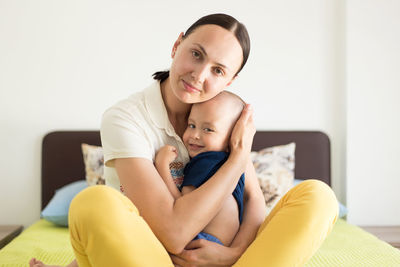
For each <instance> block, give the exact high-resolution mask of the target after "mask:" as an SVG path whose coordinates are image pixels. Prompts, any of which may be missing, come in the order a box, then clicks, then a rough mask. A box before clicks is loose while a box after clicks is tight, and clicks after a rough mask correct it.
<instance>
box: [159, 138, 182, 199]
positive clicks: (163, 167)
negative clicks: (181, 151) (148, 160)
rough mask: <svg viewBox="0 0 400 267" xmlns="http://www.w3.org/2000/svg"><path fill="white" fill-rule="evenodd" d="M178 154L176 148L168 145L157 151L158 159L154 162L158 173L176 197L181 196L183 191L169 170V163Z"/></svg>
mask: <svg viewBox="0 0 400 267" xmlns="http://www.w3.org/2000/svg"><path fill="white" fill-rule="evenodd" d="M177 156H178V152H177V150H176V148H175V147H173V146H169V145H166V146H163V147H162V148H160V150H158V151H157V154H156V159H155V162H154V165H155V166H156V169H157V171H158V173H159V174H160V176H161V177H162V179H163V180H164V182H165V184H166V185H167V188H168V190H169V191H170V192H171V194H172V196H173V197H174V199H177V198H180V197H181V196H182V193H181V192H180V191H179V190H178V188H177V187H176V185H175V183H174V179H173V178H172V176H171V172H170V170H169V164H170V163H172V162H173V161H174V160H175V159H176V157H177Z"/></svg>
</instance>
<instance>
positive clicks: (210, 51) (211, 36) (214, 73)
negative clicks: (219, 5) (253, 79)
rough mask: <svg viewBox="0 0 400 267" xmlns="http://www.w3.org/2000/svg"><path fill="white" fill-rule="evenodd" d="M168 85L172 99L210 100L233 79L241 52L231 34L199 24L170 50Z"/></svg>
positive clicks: (184, 100)
mask: <svg viewBox="0 0 400 267" xmlns="http://www.w3.org/2000/svg"><path fill="white" fill-rule="evenodd" d="M172 58H173V61H172V65H171V69H170V76H169V78H170V79H169V82H170V86H171V88H172V91H173V93H174V94H175V96H176V97H177V98H178V99H179V100H180V101H182V102H184V103H199V102H203V101H206V100H209V99H211V98H213V97H214V96H216V95H217V94H218V93H220V92H221V91H222V90H224V89H225V88H226V87H227V86H229V85H230V84H231V82H232V81H233V79H234V78H235V74H236V72H237V71H238V70H239V68H240V66H241V64H242V61H243V52H242V48H241V46H240V44H239V41H238V40H237V39H236V37H235V36H234V34H233V33H232V32H230V31H228V30H226V29H224V28H222V27H220V26H217V25H211V24H210V25H202V26H200V27H198V28H196V29H195V30H194V31H193V32H192V33H191V34H189V35H188V36H187V37H185V38H184V39H182V34H181V35H180V36H179V38H178V40H177V41H176V42H175V44H174V47H173V50H172Z"/></svg>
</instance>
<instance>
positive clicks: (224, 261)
mask: <svg viewBox="0 0 400 267" xmlns="http://www.w3.org/2000/svg"><path fill="white" fill-rule="evenodd" d="M170 256H171V259H172V262H173V263H174V264H175V266H179V267H198V266H232V265H233V264H234V263H235V262H236V261H237V260H238V259H239V257H240V256H241V255H240V254H239V252H238V251H237V250H236V249H234V248H230V247H225V246H222V245H220V244H217V243H215V242H211V241H208V240H205V239H196V240H193V241H191V242H190V243H189V244H188V245H187V246H186V247H185V249H184V250H183V252H182V253H180V254H178V255H170Z"/></svg>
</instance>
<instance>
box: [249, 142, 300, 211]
mask: <svg viewBox="0 0 400 267" xmlns="http://www.w3.org/2000/svg"><path fill="white" fill-rule="evenodd" d="M295 148H296V144H295V143H289V144H287V145H280V146H273V147H267V148H264V149H262V150H260V151H258V152H251V159H252V161H253V164H254V168H255V170H256V174H257V178H258V182H259V183H260V187H261V190H262V192H263V194H264V198H265V204H266V206H267V211H266V212H267V214H269V212H271V210H272V208H273V207H274V206H275V204H276V203H277V202H278V201H279V199H280V198H281V197H282V196H283V195H285V194H286V192H287V191H289V189H290V188H291V187H293V180H294V165H295V164H294V152H295Z"/></svg>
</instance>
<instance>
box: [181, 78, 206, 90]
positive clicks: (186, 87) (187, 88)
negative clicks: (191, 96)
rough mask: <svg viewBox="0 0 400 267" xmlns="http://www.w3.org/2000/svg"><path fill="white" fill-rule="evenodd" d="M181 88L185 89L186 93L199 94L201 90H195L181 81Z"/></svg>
mask: <svg viewBox="0 0 400 267" xmlns="http://www.w3.org/2000/svg"><path fill="white" fill-rule="evenodd" d="M182 83H183V87H184V88H185V90H186V91H188V92H190V93H200V91H201V90H199V89H197V88H196V87H194V86H192V85H191V84H190V83H187V82H185V81H184V80H182Z"/></svg>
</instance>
